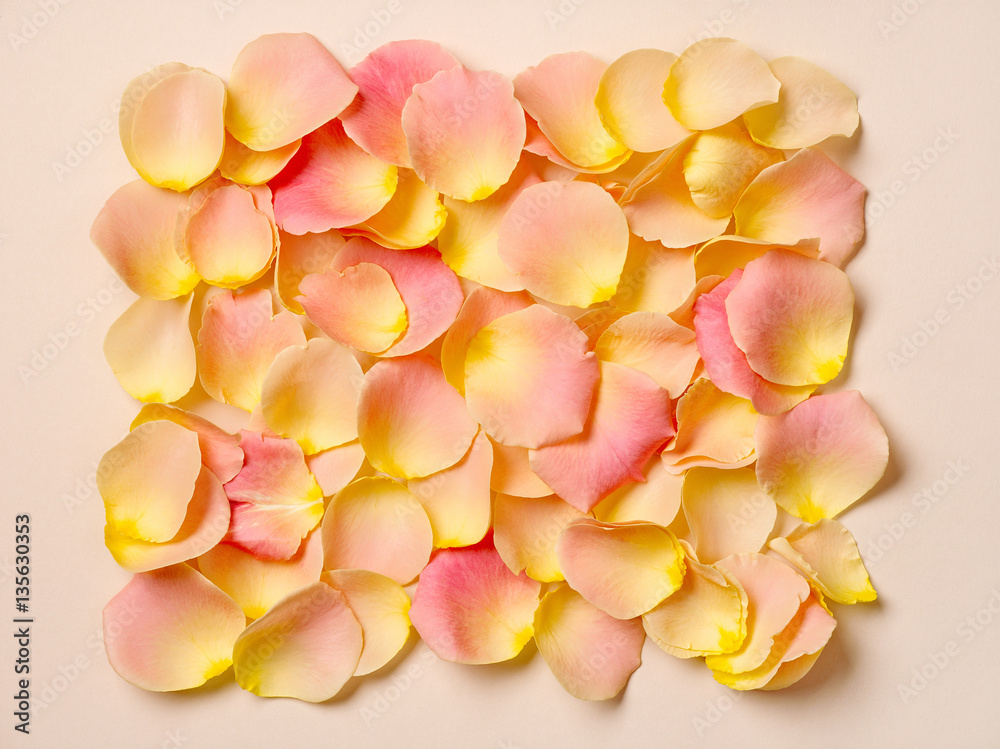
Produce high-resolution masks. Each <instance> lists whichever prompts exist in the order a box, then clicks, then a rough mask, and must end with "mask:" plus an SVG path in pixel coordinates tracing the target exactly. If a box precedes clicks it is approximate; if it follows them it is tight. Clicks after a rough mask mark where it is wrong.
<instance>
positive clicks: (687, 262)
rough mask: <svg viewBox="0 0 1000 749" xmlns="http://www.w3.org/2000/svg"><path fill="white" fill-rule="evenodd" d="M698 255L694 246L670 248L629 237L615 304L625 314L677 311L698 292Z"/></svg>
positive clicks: (612, 300)
mask: <svg viewBox="0 0 1000 749" xmlns="http://www.w3.org/2000/svg"><path fill="white" fill-rule="evenodd" d="M694 253H695V248H694V247H686V248H685V247H682V248H667V247H664V246H663V243H662V242H659V241H653V242H648V241H646V240H645V239H642V238H641V237H637V236H636V235H635V234H631V235H629V243H628V254H627V255H626V256H625V267H624V268H623V269H622V275H621V278H620V279H619V281H618V289H617V291H615V295H614V296H613V297H612V298H611V304H613V305H614V306H615V307H617V308H618V309H620V310H624V311H625V312H661V313H663V314H668V313H670V312H673V311H674V310H675V309H677V308H678V307H679V306H680V305H681V304H683V303H684V300H685V299H686V298H687V297H688V295H689V294H690V293H691V290H692V289H694V285H695V274H694V262H693V258H694V256H695V255H694Z"/></svg>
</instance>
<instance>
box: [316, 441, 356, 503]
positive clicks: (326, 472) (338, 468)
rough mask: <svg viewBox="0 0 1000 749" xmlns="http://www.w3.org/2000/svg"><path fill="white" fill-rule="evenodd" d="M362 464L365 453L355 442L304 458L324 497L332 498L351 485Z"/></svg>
mask: <svg viewBox="0 0 1000 749" xmlns="http://www.w3.org/2000/svg"><path fill="white" fill-rule="evenodd" d="M364 462H365V451H364V448H362V447H361V443H360V442H359V441H357V440H355V441H354V442H348V443H347V444H346V445H340V446H339V447H331V448H330V449H329V450H324V451H323V452H319V453H316V454H314V455H307V456H306V465H307V466H309V471H310V473H312V475H313V476H314V477H315V478H316V483H317V484H319V486H320V488H321V489H322V490H323V496H325V497H332V496H333V495H334V494H336V493H337V492H339V491H340V490H341V489H343V488H344V487H345V486H347V485H348V484H349V483H351V481H353V480H354V478H355V476H357V475H358V472H359V471H360V470H361V466H362V464H363V463H364Z"/></svg>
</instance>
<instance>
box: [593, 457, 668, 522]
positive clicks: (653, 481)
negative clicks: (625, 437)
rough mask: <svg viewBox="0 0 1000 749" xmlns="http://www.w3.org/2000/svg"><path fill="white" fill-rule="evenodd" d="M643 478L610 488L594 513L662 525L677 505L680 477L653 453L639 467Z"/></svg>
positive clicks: (610, 519)
mask: <svg viewBox="0 0 1000 749" xmlns="http://www.w3.org/2000/svg"><path fill="white" fill-rule="evenodd" d="M642 474H643V480H642V481H636V482H634V483H630V484H626V485H625V486H623V487H621V488H619V489H616V490H615V491H613V492H611V494H609V495H608V496H607V497H605V498H604V499H602V500H601V501H600V503H598V504H597V505H596V506H595V507H594V517H595V518H597V519H598V520H601V521H604V522H605V523H627V522H629V521H632V520H648V521H649V522H651V523H656V524H657V525H662V526H663V527H664V528H666V527H667V526H668V525H670V524H671V523H672V522H673V521H674V518H675V517H676V516H677V511H678V510H679V509H680V507H681V485H682V483H683V480H684V479H683V477H682V476H677V475H675V474H673V473H670V471H668V470H667V468H666V466H665V465H664V464H663V461H662V460H661V459H660V456H659V455H654V456H653V457H652V458H650V459H649V462H648V463H646V466H645V467H644V468H643V470H642Z"/></svg>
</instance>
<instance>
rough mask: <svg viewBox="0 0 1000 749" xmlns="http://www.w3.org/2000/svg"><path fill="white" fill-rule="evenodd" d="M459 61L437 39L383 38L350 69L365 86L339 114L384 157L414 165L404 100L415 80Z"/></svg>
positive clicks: (369, 148) (354, 136)
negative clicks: (404, 118) (404, 120)
mask: <svg viewBox="0 0 1000 749" xmlns="http://www.w3.org/2000/svg"><path fill="white" fill-rule="evenodd" d="M457 65H458V60H456V59H455V58H454V57H453V56H452V55H451V53H450V52H448V51H447V50H446V49H444V48H443V47H442V46H441V45H440V44H437V43H436V42H429V41H426V40H423V39H406V40H403V41H395V42H389V43H388V44H383V45H382V46H381V47H378V48H377V49H375V50H373V51H372V52H369V53H368V55H367V57H365V59H363V60H362V61H361V62H359V63H358V64H357V65H355V66H354V67H353V68H351V70H350V76H351V80H353V81H354V82H355V83H356V84H357V85H358V88H359V89H360V90H359V91H358V96H357V97H356V98H355V99H354V101H353V102H351V105H350V106H349V107H348V108H347V109H345V110H344V112H343V114H341V116H340V118H341V119H342V120H343V121H344V129H345V130H346V131H347V134H348V135H350V136H351V140H353V141H354V142H355V143H357V144H358V145H359V146H361V147H362V148H363V149H365V150H366V151H367V152H368V153H370V154H372V155H373V156H376V157H378V158H380V159H381V160H382V161H385V162H388V163H390V164H395V165H396V166H403V167H409V166H411V164H410V156H409V153H408V152H407V150H406V136H405V135H404V134H403V125H402V121H401V119H402V115H403V106H404V105H405V104H406V100H407V99H409V98H410V94H412V93H413V87H414V86H415V85H416V84H418V83H424V82H426V81H429V80H430V79H431V78H433V77H434V75H435V73H438V72H439V71H442V70H449V69H451V68H453V67H455V66H457Z"/></svg>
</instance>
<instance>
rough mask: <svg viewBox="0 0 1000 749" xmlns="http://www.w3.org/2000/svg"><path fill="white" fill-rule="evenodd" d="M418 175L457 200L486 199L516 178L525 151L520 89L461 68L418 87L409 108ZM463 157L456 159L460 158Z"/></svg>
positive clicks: (409, 141)
mask: <svg viewBox="0 0 1000 749" xmlns="http://www.w3.org/2000/svg"><path fill="white" fill-rule="evenodd" d="M402 124H403V132H404V133H405V134H406V148H407V151H408V152H409V155H410V161H411V162H412V163H413V169H414V171H415V172H416V173H417V174H418V175H419V176H420V179H422V180H423V181H424V182H426V183H427V184H428V185H430V186H431V187H432V188H434V189H435V190H437V191H438V192H441V193H444V194H445V195H447V196H448V197H451V198H455V199H456V200H469V201H473V200H482V199H483V198H485V197H487V196H489V195H491V194H493V193H494V192H496V190H497V188H499V187H500V186H501V185H503V184H504V183H505V182H507V180H508V179H510V175H511V172H513V171H514V167H515V166H517V162H518V159H519V158H520V156H521V149H522V148H523V147H524V139H525V124H524V112H523V110H522V109H521V105H520V104H518V103H517V100H516V99H515V98H514V85H513V84H512V83H511V82H510V81H509V80H508V79H507V78H505V77H504V76H502V75H500V73H497V72H495V71H492V70H475V71H473V70H468V69H466V68H464V67H462V66H460V65H459V66H456V67H453V68H451V69H450V70H442V71H441V72H439V73H437V74H435V75H434V77H433V78H431V79H430V80H429V81H427V82H426V83H418V84H416V85H415V86H414V87H413V93H412V95H411V96H410V98H409V99H408V100H407V101H406V105H405V106H404V107H403V115H402ZM456 153H460V154H462V155H463V157H462V158H461V159H456V158H455V154H456Z"/></svg>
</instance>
